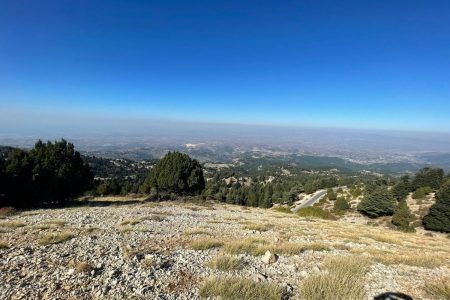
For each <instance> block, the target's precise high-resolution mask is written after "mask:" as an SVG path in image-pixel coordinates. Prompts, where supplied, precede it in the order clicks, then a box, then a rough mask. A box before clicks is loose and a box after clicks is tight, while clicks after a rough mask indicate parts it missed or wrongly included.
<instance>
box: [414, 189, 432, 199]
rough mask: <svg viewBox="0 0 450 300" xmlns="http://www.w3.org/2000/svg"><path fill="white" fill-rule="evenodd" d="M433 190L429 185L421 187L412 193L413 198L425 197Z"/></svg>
mask: <svg viewBox="0 0 450 300" xmlns="http://www.w3.org/2000/svg"><path fill="white" fill-rule="evenodd" d="M432 192H433V190H432V189H431V188H430V187H429V186H424V187H420V188H418V189H417V190H415V191H414V193H413V194H412V197H413V199H424V198H425V197H426V196H427V195H428V194H430V193H432Z"/></svg>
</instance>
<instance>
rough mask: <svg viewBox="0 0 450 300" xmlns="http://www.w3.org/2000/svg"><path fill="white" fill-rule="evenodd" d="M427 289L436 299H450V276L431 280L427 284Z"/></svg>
mask: <svg viewBox="0 0 450 300" xmlns="http://www.w3.org/2000/svg"><path fill="white" fill-rule="evenodd" d="M425 291H426V292H427V294H428V295H430V296H431V297H433V298H434V299H450V277H443V278H437V279H433V280H430V281H429V282H427V283H426V284H425Z"/></svg>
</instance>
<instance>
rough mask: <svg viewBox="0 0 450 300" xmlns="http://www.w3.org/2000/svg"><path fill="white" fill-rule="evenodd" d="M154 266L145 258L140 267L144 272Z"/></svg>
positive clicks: (153, 263)
mask: <svg viewBox="0 0 450 300" xmlns="http://www.w3.org/2000/svg"><path fill="white" fill-rule="evenodd" d="M154 265H155V262H154V261H153V259H151V258H149V257H146V258H144V259H143V260H142V261H141V267H142V268H143V269H145V270H151V269H152V268H153V266H154Z"/></svg>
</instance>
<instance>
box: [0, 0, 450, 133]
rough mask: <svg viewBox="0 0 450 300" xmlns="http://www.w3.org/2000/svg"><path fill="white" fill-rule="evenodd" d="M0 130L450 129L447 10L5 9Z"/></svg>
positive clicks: (315, 6)
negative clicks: (221, 126)
mask: <svg viewBox="0 0 450 300" xmlns="http://www.w3.org/2000/svg"><path fill="white" fill-rule="evenodd" d="M0 4H1V5H0V127H2V128H3V131H5V130H9V129H11V128H8V126H11V127H12V126H13V124H17V123H18V122H19V123H20V122H22V121H23V122H25V120H26V122H27V124H29V126H31V127H32V126H33V124H34V122H36V123H39V122H45V121H48V120H47V119H51V118H52V116H53V117H54V116H56V115H59V117H60V118H63V119H64V118H69V119H70V118H72V120H73V121H74V122H75V123H76V122H77V121H76V120H78V116H89V117H90V118H95V117H98V118H99V119H101V118H103V117H105V116H108V117H111V118H114V117H120V118H125V119H130V120H133V119H134V118H136V119H137V118H139V119H146V118H148V119H170V120H188V121H189V120H194V121H204V122H230V123H249V124H269V125H270V124H274V125H307V126H327V127H335V126H336V127H350V128H381V129H383V128H384V129H386V128H387V129H412V130H444V131H450V2H449V1H448V0H433V1H430V0H423V1H417V0H403V1H401V0H389V1H384V0H377V1H361V0H355V1H347V0H339V1H336V0H335V1H320V0H311V1H301V0H296V1H280V0H278V1H242V0H241V1H234V0H227V1H212V0H205V1H188V0H164V1H150V0H149V1H123V0H120V1H115V0H108V1H93V0H75V1H64V0H55V1H46V0H40V1H22V0H11V1H9V0H7V1H4V0H3V1H1V2H0Z"/></svg>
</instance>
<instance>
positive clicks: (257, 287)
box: [200, 277, 282, 300]
mask: <svg viewBox="0 0 450 300" xmlns="http://www.w3.org/2000/svg"><path fill="white" fill-rule="evenodd" d="M281 296H282V291H281V288H280V287H279V286H277V285H275V284H270V283H263V282H254V281H252V280H250V279H247V278H239V277H238V278H235V277H233V278H232V277H225V278H220V277H213V278H209V279H207V280H206V281H204V282H203V283H202V284H201V286H200V297H205V298H208V297H213V298H220V299H235V300H237V299H248V300H261V299H265V300H280V299H281Z"/></svg>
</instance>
